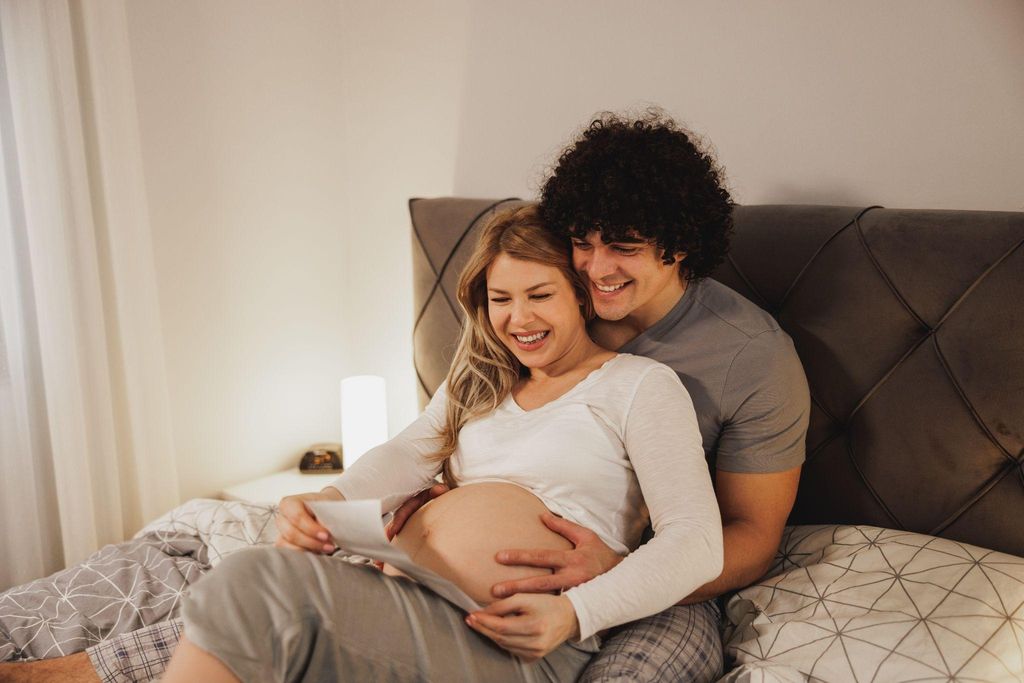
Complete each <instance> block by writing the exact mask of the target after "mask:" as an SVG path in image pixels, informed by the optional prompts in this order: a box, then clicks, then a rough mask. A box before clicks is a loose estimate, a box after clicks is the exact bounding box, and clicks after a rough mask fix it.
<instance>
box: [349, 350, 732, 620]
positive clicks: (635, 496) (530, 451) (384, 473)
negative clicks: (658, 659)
mask: <svg viewBox="0 0 1024 683" xmlns="http://www.w3.org/2000/svg"><path fill="white" fill-rule="evenodd" d="M445 400H446V399H445V393H444V391H438V392H437V394H435V396H434V399H433V400H432V401H431V402H430V405H429V406H428V407H427V410H426V411H425V412H424V413H423V415H421V416H420V418H419V419H417V420H416V421H415V422H414V423H413V424H412V425H410V426H409V427H408V428H407V429H406V430H405V431H403V432H402V433H401V434H399V435H398V436H397V437H395V438H394V439H392V440H391V441H389V442H388V443H386V444H384V445H382V446H379V447H377V448H375V449H373V450H371V451H370V452H368V453H367V454H366V455H364V456H363V457H362V458H360V459H359V460H358V461H357V462H356V464H355V465H354V466H353V467H352V468H351V469H350V470H348V471H346V472H345V473H344V474H342V475H341V477H339V479H338V480H337V481H336V482H335V483H334V484H333V485H334V486H335V487H336V488H337V489H338V490H339V491H340V492H341V493H342V495H344V496H345V498H346V499H350V500H358V499H367V498H380V499H382V500H383V501H384V503H383V507H384V510H385V511H390V510H393V509H394V508H396V507H397V506H398V505H400V504H401V503H402V501H404V500H405V499H406V498H408V497H409V496H410V495H412V494H414V493H416V492H417V491H419V490H421V489H422V488H424V487H425V486H427V485H428V484H430V483H431V481H432V479H433V477H434V476H435V475H436V474H437V472H438V467H437V466H436V465H434V464H432V463H429V462H427V461H426V460H425V456H428V455H430V454H432V453H433V452H435V451H436V448H437V441H436V436H437V434H438V433H439V430H440V429H441V427H442V425H443V420H444V414H445ZM453 472H454V474H455V475H456V477H457V478H458V480H459V483H460V485H472V484H474V483H479V482H484V481H505V482H510V483H513V484H517V485H519V486H522V487H524V488H526V489H528V490H529V491H531V492H532V493H534V494H535V495H536V496H537V497H539V498H540V499H541V500H542V501H543V502H544V503H545V505H547V506H548V508H549V509H551V510H552V511H553V512H556V513H558V514H560V515H562V516H563V517H565V518H566V519H569V520H571V521H573V522H576V523H577V524H580V525H582V526H585V527H587V528H590V529H592V530H593V531H594V532H595V533H597V534H598V535H599V536H600V537H601V539H602V540H603V541H604V542H605V543H606V544H608V545H609V546H610V547H612V548H614V549H616V550H617V551H619V552H622V553H626V552H628V551H630V550H633V549H634V548H636V546H637V544H638V543H639V538H640V532H641V531H642V529H643V527H644V526H645V524H646V522H647V519H648V515H647V509H649V510H650V521H651V524H652V525H653V527H654V532H655V536H654V538H653V539H652V540H651V541H650V542H648V543H647V544H645V545H644V546H643V547H641V548H639V549H638V550H636V551H635V552H633V553H632V554H630V555H629V556H628V557H626V559H624V560H623V561H622V562H621V563H620V564H619V565H618V566H617V567H615V569H613V570H611V571H609V572H607V573H606V574H604V575H602V576H599V577H597V578H595V579H594V580H592V581H590V582H588V583H586V584H583V585H580V586H577V587H575V588H572V589H571V590H569V591H568V592H566V596H567V597H568V598H569V599H570V600H571V601H572V603H573V607H574V608H575V610H576V615H577V618H578V619H579V624H580V636H581V638H587V637H589V636H591V635H593V634H594V633H596V632H597V631H600V630H602V629H605V628H610V627H612V626H615V625H618V624H622V623H625V622H627V621H632V620H634V619H639V618H641V617H644V616H648V615H650V614H654V613H656V612H660V611H661V610H663V609H665V608H666V607H669V606H670V605H672V604H674V603H675V602H677V601H679V600H680V599H681V598H683V597H685V596H686V595H689V594H690V593H691V592H692V591H693V590H694V589H695V588H697V587H698V586H701V585H703V584H704V583H706V582H707V581H710V580H712V579H714V578H715V577H717V576H718V574H719V572H720V571H721V568H722V527H721V518H720V516H719V511H718V504H717V502H716V500H715V495H714V491H713V490H712V487H711V478H710V475H709V473H708V467H707V464H706V462H705V460H704V451H703V449H702V447H701V439H700V432H699V431H698V428H697V420H696V416H695V415H694V412H693V405H692V403H691V402H690V398H689V395H688V394H687V393H686V390H685V389H684V388H683V386H682V383H681V382H680V381H679V378H678V377H677V376H676V374H675V373H674V372H672V370H670V369H669V368H668V367H667V366H664V365H662V364H660V363H657V362H655V361H652V360H650V359H648V358H643V357H640V356H632V355H629V354H620V355H618V356H616V357H614V358H613V359H611V360H609V361H608V362H607V363H605V364H604V365H603V366H602V367H601V368H600V369H598V370H595V371H594V372H593V373H591V374H590V375H589V376H588V377H587V378H586V379H584V380H583V381H582V382H580V383H579V384H577V385H576V386H575V387H574V388H573V389H571V390H570V391H569V392H567V393H566V394H565V395H563V396H561V397H560V398H558V399H556V400H554V401H552V402H550V403H548V404H546V405H544V406H542V407H540V408H538V409H536V410H531V411H524V410H522V409H521V408H520V407H519V406H518V405H517V404H516V403H515V401H514V400H513V399H512V397H511V396H510V397H509V398H508V399H507V400H506V401H505V402H504V403H503V404H502V405H501V406H500V407H499V408H498V410H496V411H495V412H494V413H492V414H490V415H488V416H486V417H484V418H481V419H479V420H475V421H473V422H471V423H470V424H468V425H466V427H464V428H463V430H462V433H461V434H460V435H459V445H458V448H457V450H456V452H455V454H454V456H453ZM645 501H646V504H647V505H646V507H645V505H644V502H645Z"/></svg>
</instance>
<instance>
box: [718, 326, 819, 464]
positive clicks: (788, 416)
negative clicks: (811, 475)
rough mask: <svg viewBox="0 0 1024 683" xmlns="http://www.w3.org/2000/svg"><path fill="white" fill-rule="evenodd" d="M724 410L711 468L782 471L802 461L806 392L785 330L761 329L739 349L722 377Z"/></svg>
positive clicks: (807, 414) (807, 413) (797, 361)
mask: <svg viewBox="0 0 1024 683" xmlns="http://www.w3.org/2000/svg"><path fill="white" fill-rule="evenodd" d="M721 406H722V413H723V415H725V416H726V417H725V419H724V423H723V426H722V432H721V434H720V436H719V439H718V448H717V451H716V458H717V459H716V462H715V467H716V468H717V469H721V470H725V471H727V472H750V473H767V472H782V471H784V470H788V469H791V468H793V467H796V466H797V465H800V464H802V463H803V461H804V456H805V450H806V439H807V424H808V420H809V417H810V394H809V392H808V389H807V378H806V376H805V375H804V369H803V366H802V365H801V364H800V358H799V357H798V356H797V355H796V350H795V349H794V348H793V342H792V341H791V340H790V339H789V336H788V335H786V333H784V332H782V331H778V330H773V331H770V332H763V333H761V334H759V335H758V336H756V337H754V338H752V339H751V340H750V341H749V342H748V343H747V345H746V346H745V347H744V348H743V349H742V350H741V351H740V353H739V354H737V356H736V358H735V359H734V360H733V363H732V367H730V368H729V372H728V374H727V375H726V378H725V385H724V388H723V394H722V401H721Z"/></svg>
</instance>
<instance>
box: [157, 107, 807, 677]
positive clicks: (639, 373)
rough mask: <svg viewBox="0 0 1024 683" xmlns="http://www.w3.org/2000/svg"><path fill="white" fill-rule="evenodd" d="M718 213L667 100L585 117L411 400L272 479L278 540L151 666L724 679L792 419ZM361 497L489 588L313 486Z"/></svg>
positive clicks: (468, 297)
mask: <svg viewBox="0 0 1024 683" xmlns="http://www.w3.org/2000/svg"><path fill="white" fill-rule="evenodd" d="M731 210H732V203H731V200H730V197H729V194H728V193H727V191H726V190H725V189H724V188H723V187H722V178H721V174H720V172H719V171H718V169H717V167H716V165H715V162H714V161H713V159H712V158H711V157H710V156H709V155H708V154H707V153H706V152H705V151H703V150H701V149H700V147H699V146H698V145H697V144H695V142H694V141H693V139H692V138H691V136H690V135H689V134H688V133H687V132H686V131H684V130H682V129H680V128H679V127H677V126H676V125H675V124H674V123H673V122H672V121H671V120H669V119H667V118H665V117H663V116H660V115H657V114H652V115H649V116H647V117H644V118H641V119H639V120H631V119H624V118H619V117H615V116H611V115H605V116H602V117H600V118H598V119H596V120H595V121H593V122H592V123H591V125H590V126H589V127H588V128H586V129H585V130H584V132H583V133H582V134H581V136H580V137H579V138H578V139H577V140H576V141H575V142H574V143H573V144H572V145H570V147H569V148H567V150H566V151H565V152H564V153H563V154H562V156H561V157H560V158H559V160H558V163H557V165H556V166H555V168H554V170H553V172H552V173H551V175H550V177H549V178H548V180H547V181H546V183H545V184H544V186H543V189H542V193H541V201H540V203H539V205H538V206H536V207H523V208H519V209H516V210H513V211H508V212H502V213H499V214H497V215H495V216H494V217H493V219H492V220H491V221H490V222H489V223H488V224H487V226H486V227H485V228H484V229H483V231H482V233H481V235H480V239H479V242H478V244H477V246H476V250H475V252H474V254H473V256H472V258H471V259H470V261H469V263H468V265H467V266H466V268H465V269H464V271H463V272H462V275H461V278H460V281H459V285H458V299H459V303H460V304H461V306H462V308H463V309H464V313H465V322H464V325H463V331H462V337H461V340H460V343H459V347H458V351H457V353H456V356H455V359H454V362H453V363H452V368H451V371H450V373H449V375H448V378H447V380H446V382H445V384H444V385H443V386H442V387H441V388H440V389H439V390H438V391H437V392H436V394H435V396H434V397H433V400H432V401H431V402H430V405H429V406H428V407H427V409H426V411H425V412H424V413H423V414H422V415H421V416H420V417H419V418H418V419H417V420H416V421H415V422H414V423H413V424H412V425H410V426H409V427H408V428H407V429H406V430H404V431H403V432H402V433H401V434H399V435H398V436H397V437H395V438H394V439H392V440H391V441H389V442H387V443H385V444H383V445H381V446H379V447H377V448H375V449H373V450H371V451H370V452H368V453H367V454H366V455H364V456H363V457H362V458H360V460H359V461H358V462H357V463H356V464H355V465H354V466H353V467H351V468H350V469H349V470H348V471H346V472H345V473H343V475H342V476H341V477H340V478H339V479H338V480H337V481H336V482H335V483H334V484H333V485H332V486H329V487H327V488H326V489H324V490H323V491H321V492H319V493H310V494H304V495H300V496H291V497H288V498H286V499H284V500H283V501H282V502H281V505H280V514H279V516H278V527H279V530H280V537H279V540H278V543H277V545H278V547H276V548H256V549H252V550H248V551H243V552H240V553H238V554H236V555H233V556H232V557H230V558H227V559H226V560H225V561H224V562H223V563H222V564H221V565H220V566H219V567H217V568H216V569H215V570H213V571H212V572H211V573H210V574H209V576H206V577H204V578H203V579H202V580H201V581H199V582H198V583H196V584H195V586H194V587H193V588H192V591H191V594H190V595H189V597H188V599H187V601H186V603H185V606H184V610H183V618H184V622H185V636H184V638H183V639H182V642H181V644H180V645H179V647H178V648H177V649H176V651H175V655H174V658H173V659H172V661H171V664H170V666H169V668H168V671H167V675H166V677H165V679H164V680H166V681H171V682H172V683H173V682H174V681H185V680H206V681H218V680H223V681H234V680H243V681H257V680H260V681H262V680H368V681H369V680H374V681H377V680H437V681H442V680H443V681H449V680H467V681H475V680H480V681H506V680H507V681H531V680H538V681H572V680H578V679H579V680H587V681H602V680H604V681H610V680H627V679H628V680H660V679H665V680H669V679H670V680H698V681H704V680H714V679H715V678H717V677H718V676H720V675H721V672H722V666H723V662H722V651H721V650H722V646H721V639H720V634H719V621H720V609H719V606H718V604H717V601H716V600H717V598H718V597H719V596H721V595H723V594H724V593H727V592H729V591H732V590H736V589H738V588H741V587H743V586H746V585H748V584H750V583H751V582H753V581H755V580H757V579H758V578H759V577H760V576H761V575H762V574H763V573H764V571H765V570H766V569H767V568H768V566H769V564H770V563H771V560H772V558H773V556H774V553H775V550H776V548H777V546H778V542H779V539H780V537H781V533H782V529H783V526H784V524H785V521H786V517H787V515H788V513H789V510H790V508H791V507H792V504H793V500H794V498H795V494H796V488H797V482H798V479H799V472H800V466H801V464H802V462H803V458H804V437H805V433H806V429H807V418H808V393H807V387H806V381H805V379H804V375H803V370H802V368H801V367H800V363H799V360H798V359H797V357H796V353H795V351H794V350H793V346H792V343H791V341H790V340H789V338H788V337H787V336H786V334H785V333H784V332H782V331H781V330H780V329H779V327H778V325H777V323H776V322H775V321H774V320H773V319H772V318H771V316H769V315H768V314H767V313H765V312H764V311H762V310H760V309H759V308H757V307H756V306H754V305H753V304H752V303H750V302H749V301H747V300H745V299H743V298H742V297H741V296H739V295H738V294H736V293H735V292H733V291H732V290H730V289H728V288H726V287H724V286H722V285H720V284H718V283H717V282H715V281H713V280H710V279H707V278H706V276H707V275H708V274H709V273H710V272H711V271H712V270H713V268H714V267H715V266H716V265H718V264H719V263H721V261H722V260H723V259H724V257H725V254H726V251H727V249H728V244H729V233H730V230H731ZM439 474H440V475H441V476H442V478H443V481H444V483H445V484H444V485H436V484H435V477H436V476H437V475H439ZM366 498H379V499H381V500H382V501H384V507H385V512H389V511H393V510H397V513H396V516H395V519H394V522H393V524H392V527H391V530H390V532H391V534H392V535H393V536H394V539H393V542H394V543H396V544H399V545H401V546H402V547H403V548H404V549H405V550H406V552H407V553H408V554H409V555H410V556H411V557H413V559H414V560H415V561H416V562H417V563H420V564H423V565H424V566H426V567H428V568H431V569H434V570H435V571H437V572H438V573H440V574H442V575H444V576H446V577H448V578H451V579H452V580H453V581H455V582H456V583H457V584H458V585H459V586H460V587H461V588H462V589H463V590H464V591H465V592H467V593H468V594H470V595H471V596H472V597H473V598H474V599H476V600H477V601H478V602H480V603H481V604H483V605H484V607H483V608H482V609H481V610H480V611H479V612H474V613H471V614H468V615H467V614H465V613H463V612H461V611H460V610H459V609H458V608H456V607H454V606H453V605H451V604H450V603H448V602H446V601H445V600H443V599H442V598H440V597H439V596H437V595H435V594H433V593H432V592H430V591H429V590H427V589H425V588H423V587H421V586H419V585H418V584H416V583H415V582H413V581H411V580H409V579H407V578H401V577H396V576H394V574H395V573H396V572H395V571H393V570H391V569H390V568H389V567H384V568H383V569H384V571H381V570H379V569H378V568H375V567H372V566H368V565H358V564H353V563H351V562H346V561H345V560H344V559H343V558H340V557H339V555H340V554H338V553H334V551H335V548H334V546H333V543H332V542H331V539H330V537H329V535H328V532H327V531H326V529H325V528H324V527H323V526H322V525H321V524H320V523H319V522H318V521H317V520H316V518H315V517H314V516H313V515H311V514H310V513H309V511H308V509H307V508H306V506H305V504H304V503H305V502H306V501H310V500H342V499H350V500H354V499H366ZM403 501H404V504H403ZM645 530H647V534H646V536H645ZM651 530H653V535H651V534H650V531H651ZM645 539H646V540H645ZM332 553H334V554H332Z"/></svg>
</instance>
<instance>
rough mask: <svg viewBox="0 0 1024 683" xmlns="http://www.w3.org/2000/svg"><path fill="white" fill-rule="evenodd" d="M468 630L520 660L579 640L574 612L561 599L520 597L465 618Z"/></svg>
mask: <svg viewBox="0 0 1024 683" xmlns="http://www.w3.org/2000/svg"><path fill="white" fill-rule="evenodd" d="M466 623H467V624H469V626H470V628H472V629H473V630H475V631H477V632H479V633H482V634H483V635H485V636H487V637H488V638H490V639H491V640H493V641H494V642H495V643H497V644H498V645H500V646H501V647H503V648H505V649H506V650H508V651H509V652H511V653H512V654H514V655H516V656H518V657H520V658H521V659H523V660H525V661H527V662H532V661H534V660H537V659H540V658H541V657H544V656H545V655H547V654H548V653H550V652H551V651H553V650H554V649H555V648H557V647H558V646H559V645H561V644H562V643H564V642H565V641H566V640H568V639H569V638H576V637H578V636H579V629H580V625H579V621H578V620H577V619H576V610H575V609H573V606H572V603H571V602H570V601H569V598H567V597H565V596H564V595H535V594H530V593H519V594H518V595H513V596H512V597H511V598H506V599H504V600H499V601H498V602H493V603H491V604H490V605H488V606H487V607H485V608H484V609H483V610H481V611H479V612H473V613H471V614H469V615H467V616H466Z"/></svg>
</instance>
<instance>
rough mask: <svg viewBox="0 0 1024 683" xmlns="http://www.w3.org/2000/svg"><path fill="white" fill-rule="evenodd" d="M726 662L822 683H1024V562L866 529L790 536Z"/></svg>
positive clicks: (734, 614) (735, 610)
mask: <svg viewBox="0 0 1024 683" xmlns="http://www.w3.org/2000/svg"><path fill="white" fill-rule="evenodd" d="M726 614H727V617H728V619H729V621H730V622H731V626H730V629H729V631H728V633H727V642H726V656H727V658H730V659H731V660H732V661H733V662H734V663H735V664H737V665H741V666H746V667H748V669H756V668H757V667H759V666H765V665H775V666H783V667H788V668H792V669H796V670H798V671H799V672H801V673H802V674H803V675H804V676H806V677H808V678H809V679H810V680H820V681H910V680H914V681H951V680H957V681H963V680H974V681H1004V680H1006V681H1024V558H1020V557H1015V556H1012V555H1006V554H1003V553H999V552H995V551H992V550H985V549H983V548H979V547H977V546H972V545H967V544H965V543H957V542H955V541H950V540H947V539H942V538H936V537H933V536H926V535H923V534H916V533H911V532H906V531H896V530H891V529H881V528H878V527H872V526H797V527H791V528H789V529H787V531H786V535H785V536H784V538H783V543H782V545H781V547H780V554H779V556H778V557H777V558H776V562H775V566H774V567H773V568H772V570H771V571H770V572H769V574H768V577H767V578H765V579H763V580H762V581H761V582H760V583H758V584H756V585H754V586H751V587H749V588H746V589H744V590H742V591H740V592H739V593H737V594H736V595H735V596H733V597H732V598H731V599H730V600H729V603H728V605H727V607H726Z"/></svg>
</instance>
